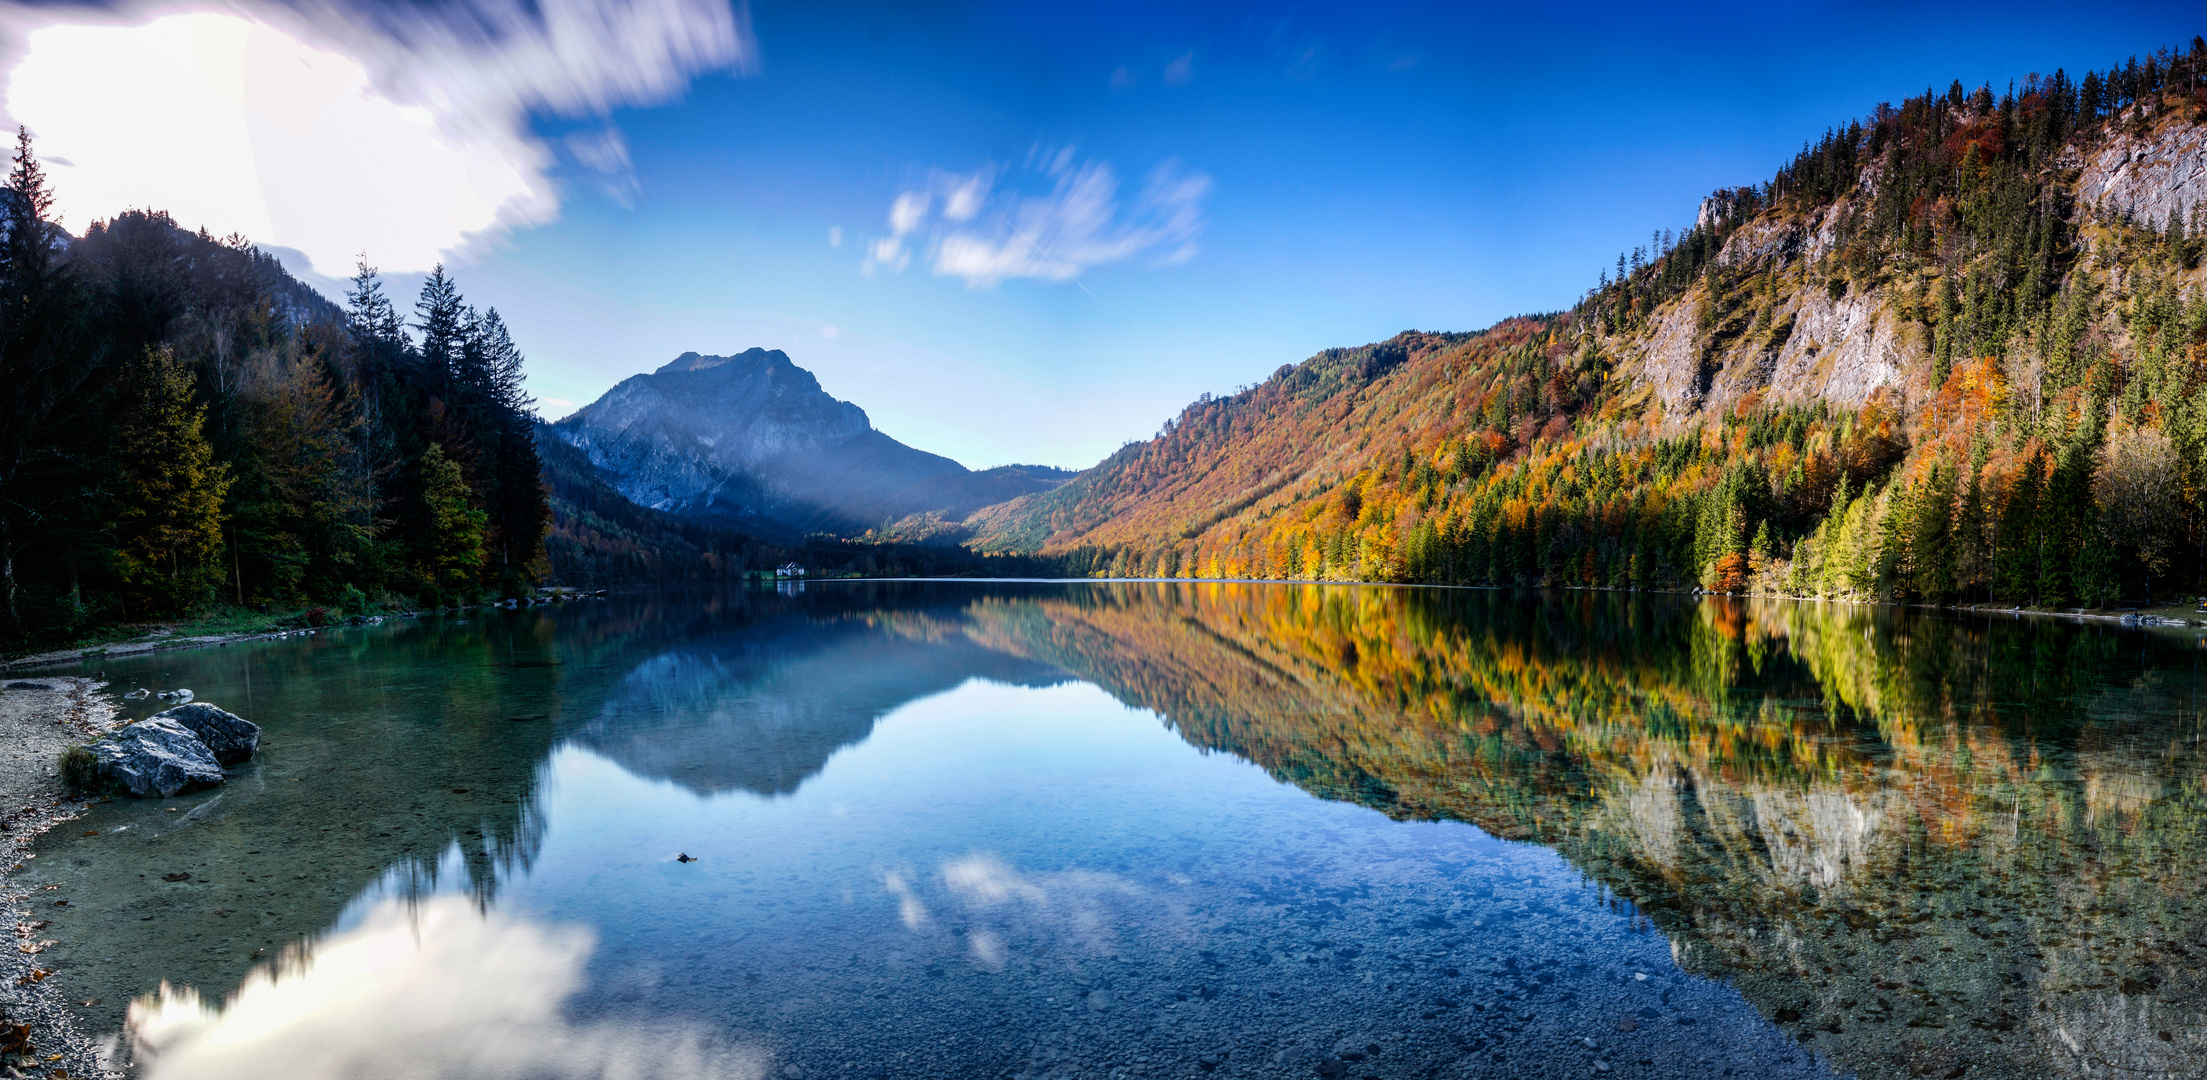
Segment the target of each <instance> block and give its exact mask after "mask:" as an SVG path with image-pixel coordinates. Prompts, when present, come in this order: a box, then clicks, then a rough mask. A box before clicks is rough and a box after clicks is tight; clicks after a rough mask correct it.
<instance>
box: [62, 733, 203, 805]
mask: <svg viewBox="0 0 2207 1080" xmlns="http://www.w3.org/2000/svg"><path fill="white" fill-rule="evenodd" d="M90 749H91V751H92V753H93V755H94V756H95V757H97V758H98V759H99V763H100V774H101V775H102V776H104V777H106V778H107V779H108V780H111V781H113V782H115V783H116V784H119V785H121V786H122V787H123V788H124V789H125V790H127V791H129V792H130V793H131V794H133V795H137V796H140V797H141V798H152V797H154V796H156V795H158V796H160V797H161V798H164V799H166V798H168V797H169V796H171V795H175V794H178V793H180V792H185V791H190V790H191V789H193V788H199V787H210V786H212V785H215V784H219V783H221V782H222V765H221V763H219V762H217V761H216V760H215V755H214V752H213V751H211V750H209V749H207V744H206V743H203V742H201V741H199V736H198V735H195V734H193V733H192V729H190V728H188V727H185V726H184V725H183V724H180V723H178V722H176V721H175V720H172V719H169V718H167V717H161V716H154V717H149V718H147V719H144V720H140V721H138V722H137V723H135V724H132V725H130V726H129V727H126V728H124V729H122V730H121V731H118V732H116V733H115V735H114V737H112V738H108V739H102V740H100V741H99V742H96V743H93V744H92V746H91V748H90Z"/></svg>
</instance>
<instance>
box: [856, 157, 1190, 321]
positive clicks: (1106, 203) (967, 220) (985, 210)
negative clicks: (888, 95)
mask: <svg viewBox="0 0 2207 1080" xmlns="http://www.w3.org/2000/svg"><path fill="white" fill-rule="evenodd" d="M1038 181H1039V182H1038ZM1210 193H1211V178H1210V177H1209V176H1206V175H1204V174H1203V173H1200V172H1196V171H1193V170H1189V169H1187V168H1184V167H1183V166H1181V164H1180V163H1179V162H1177V161H1165V162H1162V163H1160V164H1159V165H1157V166H1156V167H1155V168H1153V169H1151V170H1150V172H1149V175H1148V176H1147V177H1145V178H1144V180H1143V182H1142V186H1141V190H1140V191H1139V192H1137V193H1136V194H1135V196H1134V198H1133V199H1132V200H1131V201H1128V200H1122V198H1121V197H1120V191H1119V177H1118V174H1117V173H1116V172H1115V171H1114V170H1113V169H1112V167H1111V165H1110V164H1109V163H1108V162H1102V161H1080V160H1077V159H1076V157H1075V155H1074V152H1073V150H1072V149H1071V148H1070V147H1068V148H1066V149H1063V150H1060V151H1058V152H1056V153H1054V154H1049V155H1046V156H1038V158H1037V160H1035V161H1033V162H1031V163H1030V164H1029V165H1028V166H1027V167H1025V168H1022V169H1018V170H997V169H984V170H981V171H979V172H974V173H937V174H935V175H934V176H933V177H932V178H931V179H930V180H929V182H928V184H927V185H926V186H924V187H921V188H917V189H913V190H909V191H904V192H901V193H899V194H898V195H897V197H896V199H895V201H894V202H892V203H891V204H890V207H889V235H887V236H885V237H882V238H880V239H878V240H876V241H874V242H873V243H872V244H871V245H869V246H868V248H867V254H866V258H865V261H864V262H863V263H861V265H860V269H861V270H862V271H864V272H865V273H867V274H872V273H874V272H876V271H877V270H884V269H886V270H889V271H891V272H901V271H902V270H904V268H905V267H906V266H907V265H909V264H910V262H911V259H912V255H913V253H914V251H915V250H918V251H922V252H924V253H925V257H926V258H927V259H928V260H929V261H930V264H931V269H932V270H933V272H934V273H936V274H939V275H943V276H945V277H956V278H963V279H964V280H965V282H966V284H967V285H968V286H971V287H973V288H988V287H990V286H992V285H995V284H996V283H998V282H1000V281H1004V280H1006V279H1009V278H1031V279H1034V280H1039V281H1070V280H1073V279H1075V278H1078V277H1080V276H1081V275H1083V274H1085V273H1087V272H1088V271H1089V270H1091V269H1093V268H1095V267H1098V266H1103V265H1106V264H1109V263H1117V262H1124V261H1127V260H1130V259H1134V258H1137V257H1147V258H1149V259H1151V260H1152V261H1153V262H1154V263H1156V264H1158V265H1173V264H1178V263H1183V262H1186V261H1188V260H1189V259H1192V258H1194V257H1195V255H1196V252H1197V247H1196V237H1197V235H1198V234H1200V233H1201V232H1202V231H1203V208H1204V202H1205V200H1206V199H1207V198H1208V197H1209V196H1210Z"/></svg>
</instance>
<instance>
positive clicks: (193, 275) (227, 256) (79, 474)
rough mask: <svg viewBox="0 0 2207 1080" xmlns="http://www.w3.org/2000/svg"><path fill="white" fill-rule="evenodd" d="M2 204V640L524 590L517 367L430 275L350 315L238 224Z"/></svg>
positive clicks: (535, 497) (530, 458) (528, 485)
mask: <svg viewBox="0 0 2207 1080" xmlns="http://www.w3.org/2000/svg"><path fill="white" fill-rule="evenodd" d="M51 205H52V204H51V192H50V190H49V188H48V185H47V181H46V178H45V176H44V174H43V171H42V170H41V168H40V166H39V163H38V160H37V157H36V155H35V154H34V153H33V150H32V147H31V144H30V139H29V137H28V136H27V135H25V136H23V137H21V138H20V139H19V141H18V145H17V149H16V153H15V157H14V167H13V169H12V171H11V172H10V173H9V175H8V181H7V187H6V189H5V191H4V192H0V227H4V230H5V233H4V237H0V388H4V392H0V642H6V643H23V642H28V641H33V640H38V639H44V638H53V637H57V636H65V635H69V634H73V633H78V632H81V631H83V630H84V629H86V628H90V627H94V626H97V625H101V624H105V623H113V622H118V621H140V620H147V619H156V618H164V617H173V616H177V615H183V614H188V613H192V612H195V611H199V610H203V609H205V608H206V607H208V606H210V605H214V604H219V603H229V604H237V605H265V604H297V603H302V602H313V603H318V604H326V605H329V606H331V607H334V608H338V609H342V610H361V609H366V608H368V607H370V606H371V605H375V604H377V603H380V602H385V601H387V600H388V599H390V598H393V597H403V598H405V599H406V600H408V601H411V602H422V603H428V604H436V603H440V602H449V601H452V600H457V599H462V598H470V597H475V596H478V595H482V594H486V593H509V592H512V591H514V590H518V589H521V588H524V587H527V586H528V585H530V584H531V583H533V582H534V581H535V580H536V579H537V578H538V577H539V576H540V575H541V574H542V572H543V566H544V557H543V551H544V536H545V532H546V529H547V527H548V525H549V515H548V511H547V508H546V501H545V493H544V487H543V484H542V483H541V481H540V479H539V467H538V460H537V453H536V445H535V439H534V432H533V430H532V423H533V418H532V416H531V402H530V401H529V400H528V399H527V398H526V397H525V396H524V395H523V393H522V391H521V387H520V377H521V355H520V353H519V351H518V350H517V349H516V348H515V347H514V344H513V341H512V339H511V337H510V336H509V335H508V333H507V331H506V328H505V326H504V324H503V323H502V322H501V321H500V319H499V317H498V313H497V312H496V311H478V310H476V309H475V308H474V307H472V306H470V305H469V304H467V302H466V301H465V300H464V299H463V298H462V297H461V295H460V293H459V291H458V289H457V288H456V287H455V286H454V284H453V282H452V280H451V279H450V278H449V277H447V276H446V275H445V274H444V272H443V271H442V269H441V268H440V269H439V270H438V272H437V273H435V274H434V275H432V277H431V278H430V281H429V283H428V286H427V287H426V288H425V289H424V290H423V292H422V294H421V296H420V297H419V298H418V300H417V301H416V303H415V305H414V310H413V316H414V318H413V320H412V321H411V322H410V323H409V322H408V321H407V320H405V319H403V318H402V317H401V315H400V313H399V311H398V310H397V309H396V307H395V306H394V305H393V303H392V302H391V300H390V299H389V298H388V297H386V296H385V295H384V294H383V291H382V286H381V284H380V283H379V282H378V281H377V279H376V276H375V273H374V271H372V270H368V269H366V268H363V269H362V271H361V274H360V277H359V278H358V279H357V280H356V281H355V283H354V290H353V293H352V296H351V307H350V310H349V311H341V310H339V309H338V308H337V307H336V306H334V305H332V304H330V303H329V302H328V301H326V300H324V299H322V298H321V297H319V296H317V295H316V294H315V293H314V292H313V291H312V290H311V289H309V288H307V287H306V286H304V285H302V284H300V283H299V282H298V281H296V280H294V279H292V278H291V277H290V276H289V275H287V274H286V273H284V271H283V269H282V268H281V267H280V266H278V265H277V264H276V261H275V260H274V259H273V258H271V257H270V256H268V255H266V254H264V253H262V252H260V251H258V250H257V249H255V248H253V247H252V246H251V245H250V244H248V243H246V242H245V241H244V240H243V239H242V238H238V237H230V238H228V239H219V240H218V239H216V238H214V237H211V236H208V235H206V234H205V233H198V234H194V233H191V232H188V231H185V230H183V229H181V228H178V227H177V226H176V225H175V224H174V223H173V222H172V221H170V220H169V218H168V217H167V216H166V215H164V214H160V213H153V212H144V211H130V212H127V213H123V214H119V215H117V216H116V217H115V218H113V219H111V220H108V221H101V222H93V223H91V224H90V225H89V227H88V228H87V229H86V231H85V234H84V235H83V237H82V238H74V237H71V236H70V235H69V234H68V233H67V232H65V231H63V230H62V228H61V227H60V225H59V224H58V223H56V222H55V221H54V220H53V215H52V210H51Z"/></svg>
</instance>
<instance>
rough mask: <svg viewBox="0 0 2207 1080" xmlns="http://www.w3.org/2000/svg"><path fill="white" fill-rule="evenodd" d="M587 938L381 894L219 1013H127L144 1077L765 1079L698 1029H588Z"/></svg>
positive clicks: (143, 1005)
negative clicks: (571, 1002)
mask: <svg viewBox="0 0 2207 1080" xmlns="http://www.w3.org/2000/svg"><path fill="white" fill-rule="evenodd" d="M593 945H594V943H593V941H592V939H591V935H590V933H589V932H588V931H587V930H583V929H579V928H562V927H551V926H545V925H541V924H538V923H533V922H530V921H527V920H524V919H521V918H518V917H515V916H511V915H501V914H497V913H495V912H494V913H490V914H485V913H482V912H480V911H478V910H477V909H476V907H475V905H474V903H473V901H472V900H470V899H469V898H466V897H462V896H453V895H443V896H434V897H430V898H428V899H426V900H419V901H414V902H408V901H404V900H395V899H394V900H385V901H382V902H380V903H378V904H377V905H376V906H375V907H374V908H372V909H371V910H370V911H369V912H368V913H367V916H366V917H365V918H364V919H363V920H362V922H361V924H360V925H359V926H358V927H356V928H355V929H352V930H348V931H345V932H342V933H339V934H336V935H333V936H332V937H330V938H328V939H325V940H324V941H322V942H320V943H318V944H316V945H315V946H313V947H312V948H310V949H307V950H305V951H303V952H301V953H298V954H296V955H293V956H288V957H286V958H285V960H284V961H282V962H279V963H277V964H274V965H270V966H267V967H263V968H260V969H257V970H256V971H254V972H253V973H252V974H251V975H249V976H247V977H246V979H245V982H244V984H243V985H242V986H240V987H239V988H238V990H237V992H236V993H235V994H233V995H231V996H230V997H229V999H228V1000H227V1001H225V1002H224V1003H223V1004H222V1005H221V1006H220V1007H219V1008H218V1007H215V1006H212V1005H209V1004H208V1003H207V1002H206V1001H205V1000H204V999H202V998H201V996H200V995H199V994H198V993H197V992H196V991H194V990H191V989H189V988H183V989H176V988H171V987H170V986H168V985H167V984H166V983H164V984H162V986H161V989H160V992H159V993H158V994H157V995H155V996H152V997H148V998H143V999H140V1000H139V1001H136V1002H133V1003H132V1004H131V1006H130V1026H129V1030H130V1036H131V1041H132V1043H133V1045H134V1048H135V1050H136V1052H137V1057H138V1060H139V1062H140V1063H141V1073H142V1075H144V1076H146V1077H147V1080H202V1078H206V1080H214V1078H221V1080H264V1078H265V1080H385V1078H389V1080H399V1078H402V1077H404V1078H412V1080H443V1078H447V1077H449V1078H453V1080H459V1078H463V1077H464V1078H469V1080H476V1078H481V1080H509V1078H510V1080H521V1078H524V1077H526V1078H529V1080H615V1078H619V1080H757V1078H759V1077H761V1076H763V1075H765V1072H766V1068H767V1066H768V1064H769V1061H768V1059H767V1056H766V1055H765V1054H763V1053H760V1052H758V1051H755V1050H746V1049H742V1048H734V1047H727V1046H716V1045H714V1044H713V1043H711V1042H710V1041H708V1040H707V1039H705V1038H702V1037H701V1036H700V1034H699V1033H698V1032H695V1031H689V1030H683V1029H678V1028H673V1027H667V1026H656V1025H650V1024H645V1025H638V1024H634V1023H629V1022H605V1023H595V1024H577V1023H575V1022H573V1021H570V1020H568V1019H567V1018H566V1016H565V1015H564V1013H563V1006H564V1004H565V1002H566V1001H567V999H568V998H569V997H571V996H573V995H574V993H575V992H576V991H577V990H579V989H581V988H582V985H583V970H584V965H585V963H586V962H587V961H588V959H589V957H590V953H591V951H592V949H593Z"/></svg>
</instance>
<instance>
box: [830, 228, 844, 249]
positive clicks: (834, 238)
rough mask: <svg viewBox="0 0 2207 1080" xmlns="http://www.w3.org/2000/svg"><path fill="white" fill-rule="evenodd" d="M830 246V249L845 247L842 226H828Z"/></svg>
mask: <svg viewBox="0 0 2207 1080" xmlns="http://www.w3.org/2000/svg"><path fill="white" fill-rule="evenodd" d="M828 246H829V247H842V246H843V226H841V225H830V226H828Z"/></svg>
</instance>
